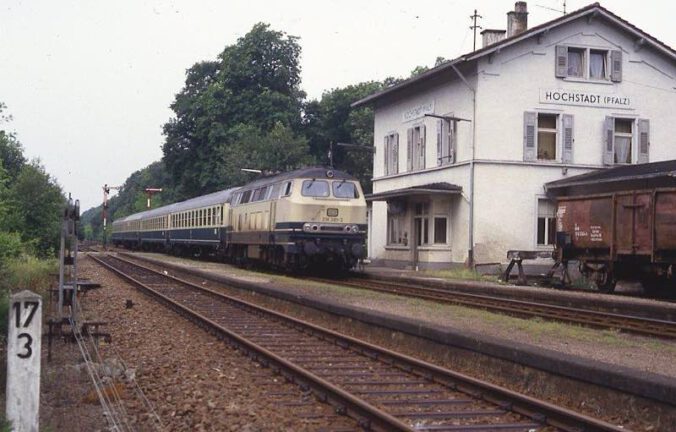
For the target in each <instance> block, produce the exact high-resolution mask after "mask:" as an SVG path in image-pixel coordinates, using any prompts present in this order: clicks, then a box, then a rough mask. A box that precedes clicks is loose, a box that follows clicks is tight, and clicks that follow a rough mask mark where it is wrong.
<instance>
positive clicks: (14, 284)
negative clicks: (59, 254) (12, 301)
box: [2, 256, 58, 294]
mask: <svg viewBox="0 0 676 432" xmlns="http://www.w3.org/2000/svg"><path fill="white" fill-rule="evenodd" d="M56 271H58V263H57V260H56V259H39V258H35V257H32V256H23V257H20V258H14V259H11V260H9V261H8V263H7V265H6V267H5V271H4V275H3V276H4V277H3V282H2V285H3V286H2V288H5V289H7V290H10V291H12V292H16V291H21V290H25V289H27V290H30V291H33V292H36V293H39V294H46V293H47V290H48V289H49V286H50V285H51V282H52V280H53V276H52V275H51V274H50V273H55V272H56Z"/></svg>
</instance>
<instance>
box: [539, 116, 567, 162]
mask: <svg viewBox="0 0 676 432" xmlns="http://www.w3.org/2000/svg"><path fill="white" fill-rule="evenodd" d="M536 114H537V117H536V118H535V124H536V128H535V132H536V133H535V160H536V161H539V162H559V161H561V160H562V158H561V154H560V153H561V151H560V149H559V140H560V133H561V127H560V122H561V119H560V117H561V116H560V115H559V114H558V113H550V112H536ZM541 116H549V117H554V125H555V128H554V129H551V128H542V127H540V117H541ZM541 132H542V133H548V134H551V133H552V132H553V134H554V157H553V158H551V159H541V158H540V133H541Z"/></svg>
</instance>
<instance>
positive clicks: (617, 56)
mask: <svg viewBox="0 0 676 432" xmlns="http://www.w3.org/2000/svg"><path fill="white" fill-rule="evenodd" d="M556 76H557V77H559V78H568V77H572V78H580V79H586V80H595V81H600V80H602V81H608V80H610V81H613V82H620V81H622V51H620V50H599V49H591V48H582V47H568V46H564V45H559V46H557V47H556Z"/></svg>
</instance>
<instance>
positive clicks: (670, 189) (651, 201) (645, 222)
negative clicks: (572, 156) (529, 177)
mask: <svg viewBox="0 0 676 432" xmlns="http://www.w3.org/2000/svg"><path fill="white" fill-rule="evenodd" d="M674 176H676V161H666V162H656V163H650V164H641V165H630V166H622V167H617V168H612V169H608V170H603V171H598V172H593V173H589V174H583V175H581V176H575V177H571V178H569V179H564V180H559V181H556V182H552V183H548V184H547V185H546V189H547V192H548V194H549V195H550V196H551V197H553V198H554V199H555V200H556V206H557V211H556V250H555V257H556V259H557V261H559V262H562V263H564V264H567V263H568V262H570V261H578V262H579V265H580V271H581V272H582V274H584V275H585V276H587V277H588V278H589V279H590V280H592V281H594V282H595V283H596V285H597V286H598V287H599V289H600V290H602V291H612V290H613V289H614V287H615V283H616V282H617V280H619V279H623V280H639V281H641V282H642V283H643V285H644V287H646V288H647V289H653V288H658V287H664V286H668V287H671V286H673V284H674V275H673V270H674V268H673V267H674V264H676V179H675V178H674Z"/></svg>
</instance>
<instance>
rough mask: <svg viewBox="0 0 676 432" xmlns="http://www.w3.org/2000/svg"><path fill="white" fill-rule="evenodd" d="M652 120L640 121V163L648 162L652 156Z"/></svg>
mask: <svg viewBox="0 0 676 432" xmlns="http://www.w3.org/2000/svg"><path fill="white" fill-rule="evenodd" d="M649 151H650V120H646V119H639V121H638V163H648V162H649V160H650V158H649V157H648V153H649Z"/></svg>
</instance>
